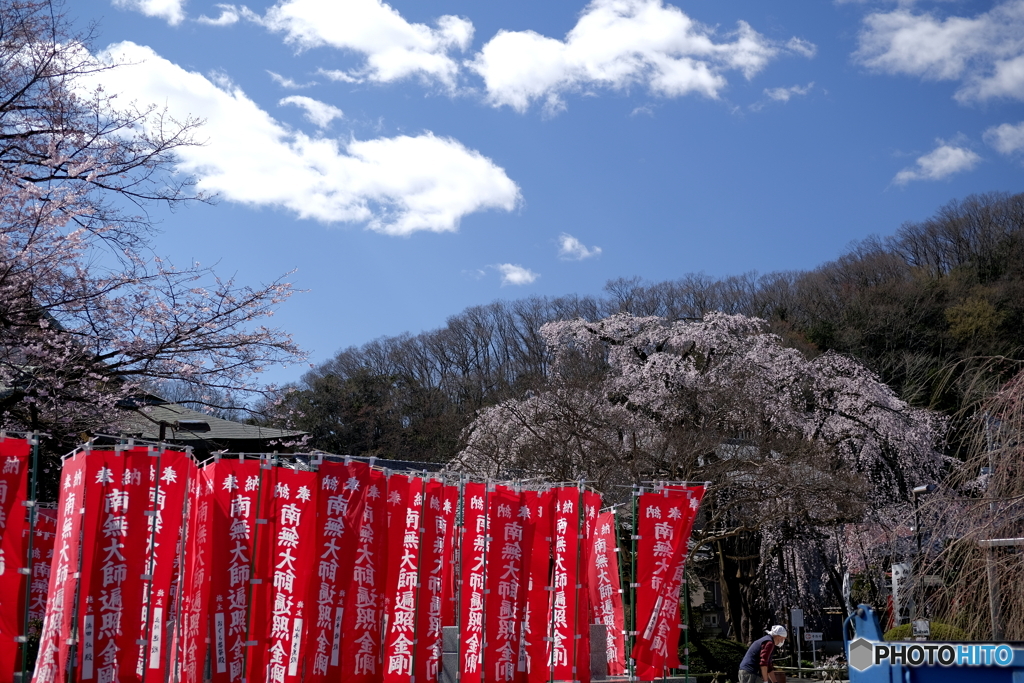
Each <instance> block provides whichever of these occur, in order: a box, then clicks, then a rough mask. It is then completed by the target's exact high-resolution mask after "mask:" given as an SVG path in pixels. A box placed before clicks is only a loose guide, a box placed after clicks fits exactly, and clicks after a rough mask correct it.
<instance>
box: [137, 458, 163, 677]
mask: <svg viewBox="0 0 1024 683" xmlns="http://www.w3.org/2000/svg"><path fill="white" fill-rule="evenodd" d="M163 454H164V448H163V446H161V447H160V448H159V449H158V450H157V452H156V455H155V456H154V455H153V447H152V446H150V447H149V455H150V457H156V469H155V470H153V471H154V473H155V474H154V479H155V481H154V483H153V495H152V497H151V498H152V503H153V509H152V510H149V512H150V513H151V515H149V523H150V527H149V548H148V550H147V555H146V576H147V577H149V578H148V579H147V580H146V604H145V605H143V607H142V608H143V610H145V615H146V621H145V623H144V624H143V628H144V633H143V637H144V638H145V639H146V644H145V646H144V649H143V650H142V652H141V654H142V660H143V661H142V683H146V675H147V673H148V672H149V662H148V659H149V648H151V647H152V646H153V629H154V628H155V627H156V624H155V623H153V579H154V576H155V575H156V530H157V520H158V519H160V470H161V467H160V461H161V459H162V458H163Z"/></svg>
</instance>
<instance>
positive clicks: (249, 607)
mask: <svg viewBox="0 0 1024 683" xmlns="http://www.w3.org/2000/svg"><path fill="white" fill-rule="evenodd" d="M243 457H244V456H242V455H239V456H238V460H239V462H242V458H243ZM258 457H259V461H260V476H259V477H258V483H257V485H256V517H255V520H256V523H255V524H253V530H252V557H251V558H249V590H248V591H247V599H246V601H245V639H246V642H245V646H244V647H243V648H242V681H243V683H244V681H245V680H246V674H248V672H249V647H250V646H249V643H251V642H253V641H252V639H251V638H250V637H249V636H251V635H253V633H252V630H253V624H252V613H253V596H254V594H255V592H256V589H255V588H254V587H253V582H252V580H253V578H254V577H253V572H255V571H256V558H257V557H258V553H259V542H260V536H261V535H266V533H267V531H266V530H265V531H264V532H263V534H260V527H264V528H265V529H269V527H270V525H269V524H260V520H261V519H262V518H261V517H260V514H261V513H262V514H266V512H265V511H264V510H263V509H262V504H263V472H264V470H267V471H272V470H273V469H274V456H273V455H272V454H261V455H259V456H258ZM264 458H266V460H267V464H266V465H264V464H263V460H264ZM255 578H265V577H255Z"/></svg>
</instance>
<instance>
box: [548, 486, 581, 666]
mask: <svg viewBox="0 0 1024 683" xmlns="http://www.w3.org/2000/svg"><path fill="white" fill-rule="evenodd" d="M581 497H582V495H581V492H580V490H579V489H576V488H569V487H563V488H558V489H555V510H554V535H553V539H554V571H553V574H552V581H551V585H552V588H553V589H554V590H553V591H552V599H551V656H550V662H549V665H550V666H551V671H552V673H551V675H552V676H553V678H554V679H555V680H562V681H573V680H576V678H577V677H576V671H575V669H576V648H575V647H574V645H575V642H576V634H577V633H578V632H579V625H578V624H577V617H578V612H577V598H578V595H579V589H578V585H577V584H578V583H579V572H578V568H579V559H580V558H579V550H580V499H581ZM582 626H583V627H584V628H587V622H586V621H584V623H583V625H582Z"/></svg>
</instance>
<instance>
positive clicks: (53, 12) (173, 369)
mask: <svg viewBox="0 0 1024 683" xmlns="http://www.w3.org/2000/svg"><path fill="white" fill-rule="evenodd" d="M90 38H91V34H90V33H88V32H86V33H77V32H75V31H74V30H73V28H72V27H71V26H70V24H69V23H68V21H67V20H66V18H65V17H64V16H63V14H62V6H61V4H60V3H59V2H57V1H56V0H54V1H52V2H51V1H50V0H9V1H6V2H4V3H3V4H2V5H0V425H2V426H4V427H6V428H8V429H11V428H13V429H18V428H40V429H46V430H49V431H51V432H53V433H54V434H55V436H60V435H64V434H69V433H76V432H78V431H80V430H84V429H90V430H103V429H116V425H117V424H118V422H119V421H120V420H121V418H122V415H121V412H120V411H119V410H118V408H119V407H123V406H124V405H125V404H126V402H127V401H128V400H129V399H130V398H131V397H132V396H134V395H136V394H138V392H139V391H140V390H142V389H143V388H147V389H149V390H154V389H156V390H158V389H159V386H160V384H161V383H163V382H175V383H176V386H181V385H182V384H184V385H188V386H191V387H192V388H193V390H194V394H195V395H196V396H198V397H200V398H199V400H200V401H201V400H202V396H204V395H209V396H211V397H213V396H216V397H224V396H228V397H230V398H229V399H228V400H229V401H232V402H238V401H244V400H245V397H246V396H247V395H251V394H252V393H253V392H257V393H258V392H259V391H260V388H259V387H258V385H257V384H255V382H254V381H253V373H255V372H259V371H260V370H262V369H263V368H264V367H265V366H266V365H268V364H270V363H277V362H288V361H292V360H297V359H298V358H300V357H301V352H300V351H299V349H298V348H297V347H296V346H295V345H294V343H293V342H292V341H291V339H290V338H289V337H288V335H287V334H285V333H283V332H281V331H280V330H278V329H274V328H271V327H268V326H266V325H265V324H261V320H262V319H264V318H266V317H267V316H269V315H271V314H272V313H273V311H274V308H275V307H276V306H277V305H278V304H280V303H281V302H282V301H284V300H285V299H286V298H287V297H288V296H289V294H290V293H291V286H290V284H289V283H287V282H285V281H284V280H283V279H275V280H273V281H271V282H269V283H268V284H264V285H260V286H257V287H251V286H243V285H240V284H239V283H236V282H235V281H234V280H233V279H223V278H220V277H218V276H217V275H216V273H214V272H213V271H212V270H210V269H206V268H202V267H200V266H199V265H198V264H191V265H189V266H188V267H186V268H183V269H179V268H176V267H174V266H173V265H171V264H169V263H167V262H166V261H165V260H163V259H161V258H159V257H158V256H157V255H156V254H154V253H153V251H152V248H151V241H150V240H151V237H152V235H153V230H154V227H153V221H152V220H151V217H150V214H149V213H148V211H149V210H150V208H151V207H154V206H156V205H158V204H164V205H170V206H171V207H174V206H176V205H179V204H183V203H187V202H191V201H205V200H207V199H208V198H206V197H203V196H202V195H201V194H199V193H196V192H194V191H193V189H194V183H193V181H192V179H190V178H182V177H179V176H178V175H176V174H175V173H174V169H173V162H174V158H175V157H174V155H175V151H176V150H178V149H180V148H181V147H182V146H185V145H193V144H197V141H196V138H195V133H196V130H197V127H198V126H199V125H200V123H201V122H199V121H197V120H192V119H189V120H185V121H178V120H175V119H173V118H171V117H169V116H167V115H166V114H165V113H164V112H163V111H161V110H159V109H158V108H155V107H139V106H137V105H135V104H133V103H123V102H120V101H119V100H118V99H117V97H116V95H115V94H111V93H107V92H105V91H104V90H103V89H102V87H98V86H97V85H96V84H97V83H99V82H100V80H101V79H100V78H99V77H101V76H102V73H103V72H104V71H106V70H108V69H110V68H117V67H116V65H115V66H110V65H105V64H101V63H99V62H98V61H96V60H95V59H94V58H93V56H92V53H91V52H90Z"/></svg>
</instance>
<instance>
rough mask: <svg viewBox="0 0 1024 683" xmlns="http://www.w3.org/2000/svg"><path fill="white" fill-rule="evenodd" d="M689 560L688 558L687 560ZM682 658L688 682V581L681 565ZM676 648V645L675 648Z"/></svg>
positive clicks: (684, 568)
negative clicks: (684, 661)
mask: <svg viewBox="0 0 1024 683" xmlns="http://www.w3.org/2000/svg"><path fill="white" fill-rule="evenodd" d="M687 559H689V558H687ZM683 643H684V645H683V656H684V657H685V660H686V674H685V675H686V680H687V681H689V680H690V580H689V579H688V578H686V565H683ZM676 647H678V645H677V646H676Z"/></svg>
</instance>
